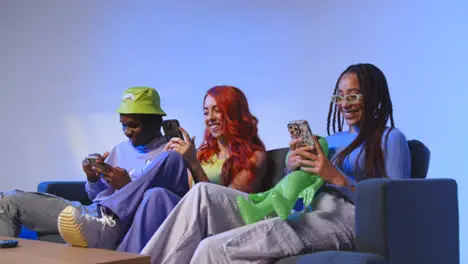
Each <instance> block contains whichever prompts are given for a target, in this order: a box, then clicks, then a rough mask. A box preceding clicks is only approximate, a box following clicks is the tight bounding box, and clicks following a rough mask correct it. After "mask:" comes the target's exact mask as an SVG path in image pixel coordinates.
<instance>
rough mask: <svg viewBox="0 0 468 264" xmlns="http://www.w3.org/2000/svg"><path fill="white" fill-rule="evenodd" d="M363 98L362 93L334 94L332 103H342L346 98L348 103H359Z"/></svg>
mask: <svg viewBox="0 0 468 264" xmlns="http://www.w3.org/2000/svg"><path fill="white" fill-rule="evenodd" d="M361 98H362V94H347V95H333V96H332V103H334V104H341V103H343V100H346V102H347V103H348V104H357V103H358V102H359V101H360V100H361Z"/></svg>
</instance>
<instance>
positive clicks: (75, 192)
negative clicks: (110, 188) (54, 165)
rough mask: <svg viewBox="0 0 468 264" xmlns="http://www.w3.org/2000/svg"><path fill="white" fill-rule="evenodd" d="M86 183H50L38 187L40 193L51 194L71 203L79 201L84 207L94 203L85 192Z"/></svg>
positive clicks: (43, 183)
mask: <svg viewBox="0 0 468 264" xmlns="http://www.w3.org/2000/svg"><path fill="white" fill-rule="evenodd" d="M85 183H86V182H85V181H48V182H41V183H40V184H39V185H38V186H37V191H38V192H43V193H50V194H53V195H56V196H59V197H62V198H65V199H67V200H69V201H79V202H81V203H82V204H84V205H89V204H91V203H92V202H91V201H90V200H89V197H88V194H87V193H86V191H85Z"/></svg>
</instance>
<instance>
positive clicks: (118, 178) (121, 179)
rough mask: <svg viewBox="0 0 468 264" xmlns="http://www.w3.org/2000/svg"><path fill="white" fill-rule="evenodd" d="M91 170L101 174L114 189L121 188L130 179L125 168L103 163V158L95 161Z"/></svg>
mask: <svg viewBox="0 0 468 264" xmlns="http://www.w3.org/2000/svg"><path fill="white" fill-rule="evenodd" d="M93 171H95V172H96V173H97V174H98V175H101V177H103V178H104V179H105V180H106V181H107V182H108V183H109V184H110V186H112V188H114V189H115V190H120V189H122V188H123V187H124V186H125V185H127V184H129V183H130V182H131V181H132V180H131V179H130V175H128V172H127V171H126V170H125V169H122V168H119V167H113V166H111V165H109V164H107V163H104V161H103V160H97V161H96V165H94V166H93Z"/></svg>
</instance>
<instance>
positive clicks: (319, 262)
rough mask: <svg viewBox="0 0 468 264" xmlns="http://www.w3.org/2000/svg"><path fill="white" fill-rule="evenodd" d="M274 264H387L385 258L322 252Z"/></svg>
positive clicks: (350, 253)
mask: <svg viewBox="0 0 468 264" xmlns="http://www.w3.org/2000/svg"><path fill="white" fill-rule="evenodd" d="M275 264H387V261H386V260H385V258H383V257H381V256H378V255H374V254H367V253H355V252H345V251H341V252H339V251H324V252H317V253H314V254H308V255H300V256H295V257H289V258H284V259H281V260H279V261H276V262H275Z"/></svg>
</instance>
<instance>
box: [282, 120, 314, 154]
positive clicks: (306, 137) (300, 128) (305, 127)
mask: <svg viewBox="0 0 468 264" xmlns="http://www.w3.org/2000/svg"><path fill="white" fill-rule="evenodd" d="M288 131H289V134H290V135H291V139H297V138H301V139H302V140H301V142H300V143H298V144H297V145H296V146H295V148H300V147H305V146H314V145H315V143H314V140H313V138H312V137H313V134H312V130H311V129H310V126H309V122H307V121H306V120H294V121H291V122H289V123H288Z"/></svg>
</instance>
